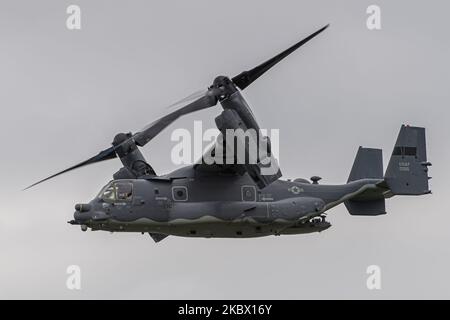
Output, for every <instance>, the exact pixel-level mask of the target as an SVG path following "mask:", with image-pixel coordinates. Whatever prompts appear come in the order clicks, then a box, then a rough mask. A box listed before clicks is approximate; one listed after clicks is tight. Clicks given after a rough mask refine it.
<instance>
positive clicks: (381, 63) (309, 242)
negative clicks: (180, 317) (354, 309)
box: [0, 0, 450, 299]
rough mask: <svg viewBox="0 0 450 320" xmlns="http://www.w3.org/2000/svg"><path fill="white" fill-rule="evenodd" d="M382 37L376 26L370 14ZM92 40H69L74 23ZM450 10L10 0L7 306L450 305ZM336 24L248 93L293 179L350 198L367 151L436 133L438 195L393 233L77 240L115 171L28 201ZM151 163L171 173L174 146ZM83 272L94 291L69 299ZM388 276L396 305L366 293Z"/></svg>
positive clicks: (6, 12)
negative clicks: (83, 218) (218, 82)
mask: <svg viewBox="0 0 450 320" xmlns="http://www.w3.org/2000/svg"><path fill="white" fill-rule="evenodd" d="M373 3H376V4H378V5H379V6H380V7H381V10H382V30H380V31H369V30H368V29H367V28H366V18H367V15H366V8H367V7H368V6H369V5H370V4H373ZM70 4H77V5H79V6H80V7H81V10H82V30H80V31H69V30H68V29H67V28H66V25H65V20H66V17H67V15H66V8H67V6H68V5H70ZM449 10H450V5H449V3H448V1H444V0H442V1H437V0H436V1H428V2H423V1H406V0H403V1H400V0H398V1H382V0H378V1H372V0H371V1H364V0H363V1H361V0H358V1H356V0H354V1H350V0H349V1H339V2H338V1H332V0H329V1H325V0H320V1H317V0H316V1H299V0H295V1H294V0H293V1H273V0H272V1H261V0H251V1H250V0H247V1H242V0H240V1H238V0H227V1H225V2H224V1H211V0H190V1H185V0H183V1H182V0H180V1H174V0H168V1H99V0H96V1H87V0H73V1H66V0H64V1H61V0H58V1H57V0H54V1H17V0H15V1H12V0H3V1H2V2H1V4H0V39H1V41H0V61H1V62H0V88H1V89H0V106H1V111H2V116H1V118H0V119H1V120H0V121H1V125H0V130H1V131H0V133H1V136H2V137H3V139H2V141H3V146H2V148H1V150H2V160H1V164H2V165H1V167H0V177H1V181H2V183H1V184H0V194H1V197H0V199H1V201H0V252H1V259H0V298H64V299H66V298H194V299H197V298H274V299H279V298H288V299H303V298H369V299H371V298H375V299H378V298H447V299H448V298H450V288H449V286H450V275H449V270H450V249H449V243H450V233H449V232H448V228H449V225H450V213H449V212H448V211H449V210H448V207H447V205H446V201H448V196H449V192H450V186H449V184H448V181H450V174H449V170H448V167H446V166H447V165H448V163H449V162H450V151H449V148H448V145H449V141H448V139H449V137H450V129H449V125H448V120H449V116H450V111H449V108H448V102H449V98H450V90H448V84H449V83H450V81H449V80H450V67H449V66H450V63H449V61H448V59H449V56H450V54H449V53H450V52H449V51H450V50H449V49H450V43H449V36H448V12H449ZM326 23H331V28H330V29H328V30H327V31H326V32H325V33H323V34H322V35H320V36H319V37H318V38H317V39H314V40H313V41H312V42H311V43H310V44H308V45H307V46H306V47H304V48H303V49H301V50H300V51H299V52H297V53H295V54H294V55H292V56H291V57H289V58H288V59H287V60H286V61H284V62H283V63H282V64H280V65H279V66H277V67H276V68H275V69H273V70H271V71H270V73H268V74H266V75H265V76H264V77H262V78H261V79H260V80H259V81H257V82H256V83H254V84H253V85H252V86H251V87H250V88H248V89H247V90H246V96H247V97H248V99H249V101H250V102H251V104H252V108H253V111H254V112H255V114H256V117H257V118H258V121H259V123H260V125H261V126H262V127H263V128H269V129H270V128H279V129H280V139H281V141H280V144H281V146H280V164H281V166H282V169H283V173H284V177H285V178H296V177H310V176H312V175H320V176H322V177H323V183H339V182H345V181H346V179H347V176H348V173H349V171H350V168H351V165H352V162H353V158H354V156H355V153H356V150H357V148H358V146H359V145H364V146H368V147H380V148H383V149H384V160H385V164H386V163H387V159H388V155H389V154H390V152H391V150H392V147H393V144H394V141H395V139H396V136H397V133H398V130H399V128H400V125H401V124H402V123H407V124H413V125H418V126H425V127H426V128H427V139H428V154H429V159H430V161H432V162H433V164H434V166H433V167H432V169H431V175H432V176H433V177H434V179H433V180H432V185H431V187H432V190H433V192H434V193H433V195H429V196H423V197H414V198H407V197H404V198H395V199H392V200H389V201H388V203H387V210H388V214H387V215H385V216H381V217H372V218H370V217H351V216H349V215H348V213H347V212H346V209H345V208H344V207H343V206H341V207H338V208H335V209H333V210H332V211H331V212H330V214H329V220H330V221H331V222H332V224H333V227H332V228H331V229H329V230H327V231H326V232H323V233H321V234H311V235H304V236H302V235H299V236H282V237H267V238H261V239H248V240H237V239H228V240H227V239H209V240H207V239H187V238H176V237H169V238H168V239H166V240H164V241H163V242H161V243H160V244H158V245H156V244H154V243H153V241H152V240H151V239H150V237H149V236H148V235H141V234H110V233H107V232H85V233H83V232H81V231H80V229H79V228H78V227H75V226H70V225H68V224H67V223H66V221H67V220H70V219H71V218H72V215H73V205H74V204H75V203H78V202H85V201H88V200H89V199H91V198H93V197H94V195H95V194H96V193H97V192H98V190H99V189H100V188H101V187H102V185H104V184H105V183H106V182H107V181H108V180H109V179H110V178H111V175H112V174H113V173H114V172H115V171H116V170H117V169H118V168H119V166H120V165H119V162H118V161H115V160H114V161H109V162H106V163H103V164H98V165H93V166H91V167H87V168H84V169H82V170H79V171H74V172H71V173H69V174H66V175H64V176H61V177H58V178H56V179H54V180H53V181H51V182H48V183H45V184H42V185H40V186H38V187H36V188H34V189H32V190H29V191H26V192H22V191H20V190H21V189H22V188H23V187H25V186H27V185H29V184H30V183H32V182H34V181H36V180H38V179H40V178H42V177H44V176H46V175H49V174H51V173H54V172H55V171H58V170H61V169H63V168H66V167H67V166H69V165H72V164H74V163H76V162H79V161H81V160H84V159H86V158H88V157H90V156H92V155H94V154H96V153H97V152H98V151H99V150H101V149H102V148H104V147H107V146H108V145H109V143H110V142H111V141H112V138H113V136H114V135H115V133H117V132H121V131H128V130H136V129H139V128H140V127H142V126H144V125H145V124H147V123H148V122H151V121H152V120H154V119H155V117H156V116H157V115H159V114H160V113H161V112H162V111H163V110H164V107H165V106H167V105H169V104H171V103H172V102H174V101H176V100H178V99H180V98H182V97H184V96H186V95H188V94H190V93H191V92H193V91H195V90H198V89H199V88H202V87H206V86H207V85H209V84H210V83H211V81H212V80H213V78H214V77H215V76H216V75H218V74H225V75H230V76H233V75H236V74H237V73H239V72H240V71H242V70H244V69H247V68H251V67H253V66H254V65H256V64H258V63H260V62H262V61H263V60H264V59H267V58H268V57H270V56H271V55H273V54H274V53H278V52H279V51H280V50H282V49H284V48H286V47H287V46H289V45H291V44H293V43H294V42H295V41H297V40H298V39H300V38H302V37H304V36H306V35H308V34H309V33H311V32H313V31H315V30H316V29H318V28H319V27H321V26H323V25H324V24H326ZM219 112H220V107H215V108H213V109H212V110H208V111H204V112H201V113H197V114H194V115H189V116H187V117H185V118H183V119H181V120H180V121H178V122H176V123H175V124H174V125H172V126H171V127H170V128H169V129H168V130H166V131H164V132H163V133H162V134H161V135H160V136H158V137H157V138H156V139H154V140H153V141H152V142H151V143H149V144H148V145H147V146H146V148H145V149H144V153H145V155H146V157H147V159H148V161H149V162H150V163H151V164H152V166H153V167H154V168H155V169H156V170H157V172H158V173H166V172H169V171H170V170H172V169H173V168H174V166H173V165H171V164H170V150H171V148H172V147H173V143H172V142H170V132H171V131H172V130H173V129H175V128H187V129H192V128H193V121H194V120H203V121H204V126H205V127H213V126H214V120H213V118H214V116H215V115H217V114H218V113H219ZM72 264H76V265H79V266H80V267H81V272H82V289H81V290H80V291H70V290H68V289H67V288H66V285H65V282H66V277H67V274H66V268H67V266H68V265H72ZM371 264H376V265H379V266H380V267H381V272H382V290H380V291H369V290H368V289H367V288H366V277H367V275H366V268H367V266H368V265H371Z"/></svg>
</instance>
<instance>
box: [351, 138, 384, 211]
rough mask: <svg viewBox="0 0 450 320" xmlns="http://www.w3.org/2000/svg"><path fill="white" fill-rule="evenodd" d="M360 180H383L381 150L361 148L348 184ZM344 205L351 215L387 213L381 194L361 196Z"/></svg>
mask: <svg viewBox="0 0 450 320" xmlns="http://www.w3.org/2000/svg"><path fill="white" fill-rule="evenodd" d="M360 179H383V154H382V151H381V150H380V149H372V148H363V147H359V149H358V153H357V154H356V158H355V161H354V162H353V167H352V170H351V172H350V176H349V177H348V181H347V182H352V181H356V180H360ZM344 204H345V207H346V208H347V210H348V212H349V213H350V214H351V215H357V216H377V215H380V214H385V213H386V206H385V202H384V196H383V195H382V194H381V193H366V194H361V195H359V196H358V197H356V198H353V199H351V200H347V201H345V202H344Z"/></svg>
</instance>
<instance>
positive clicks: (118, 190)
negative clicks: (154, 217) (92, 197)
mask: <svg viewBox="0 0 450 320" xmlns="http://www.w3.org/2000/svg"><path fill="white" fill-rule="evenodd" d="M99 196H100V198H101V199H102V200H104V201H107V202H123V201H131V200H132V197H133V184H132V183H131V182H113V183H111V184H109V185H107V186H106V187H105V188H104V189H103V191H102V192H101V193H100V195H99Z"/></svg>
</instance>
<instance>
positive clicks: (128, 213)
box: [27, 25, 431, 242]
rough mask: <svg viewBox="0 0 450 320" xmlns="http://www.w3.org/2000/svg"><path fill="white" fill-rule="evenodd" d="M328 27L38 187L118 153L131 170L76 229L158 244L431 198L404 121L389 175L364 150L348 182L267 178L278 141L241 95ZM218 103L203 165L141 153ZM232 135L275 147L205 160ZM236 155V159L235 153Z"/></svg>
mask: <svg viewBox="0 0 450 320" xmlns="http://www.w3.org/2000/svg"><path fill="white" fill-rule="evenodd" d="M327 27H328V25H327V26H325V27H323V28H321V29H319V30H318V31H316V32H314V33H313V34H311V35H310V36H308V37H307V38H305V39H303V40H301V41H300V42H298V43H296V44H295V45H293V46H292V47H290V48H289V49H287V50H285V51H283V52H282V53H280V54H278V55H276V56H275V57H273V58H271V59H269V60H268V61H266V62H264V63H262V64H261V65H259V66H257V67H255V68H253V69H251V70H249V71H244V72H242V73H241V74H239V75H237V76H235V77H233V78H231V79H230V78H228V77H224V76H219V77H217V78H216V79H215V80H214V82H213V84H212V85H211V86H210V87H209V88H208V89H207V90H206V91H205V92H203V93H201V94H198V93H197V94H194V95H191V96H190V97H188V98H186V99H184V100H182V101H181V102H180V104H182V105H183V107H181V108H177V109H176V110H175V111H173V112H171V113H169V114H168V115H166V116H164V117H162V118H160V119H158V120H156V121H154V122H152V123H151V124H150V125H148V126H147V127H145V128H144V129H142V130H141V131H139V132H136V133H134V134H131V133H119V134H118V135H116V136H115V138H114V140H113V142H112V146H111V147H109V148H107V149H105V150H103V151H101V152H100V153H99V154H98V155H96V156H94V157H92V158H90V159H88V160H86V161H83V162H81V163H79V164H77V165H75V166H72V167H70V168H68V169H66V170H64V171H62V172H59V173H57V174H54V175H52V176H50V177H48V178H46V179H43V180H41V181H39V182H37V183H35V184H33V185H31V186H30V187H32V186H34V185H36V184H38V183H41V182H43V181H45V180H48V179H50V178H53V177H55V176H57V175H60V174H62V173H65V172H67V171H70V170H73V169H76V168H79V167H82V166H85V165H88V164H92V163H96V162H100V161H104V160H108V159H113V158H116V157H117V158H119V159H120V160H121V162H122V164H123V167H122V168H121V169H120V170H119V171H118V172H116V173H115V174H114V175H113V180H112V181H110V182H109V183H108V184H107V185H106V186H105V187H103V189H102V190H101V191H100V193H99V194H98V195H97V196H96V197H95V198H94V199H93V200H92V201H90V202H89V203H87V204H77V205H76V206H75V210H76V211H75V213H74V219H73V220H71V221H69V223H70V224H73V225H80V226H81V230H83V231H86V230H87V229H88V228H91V229H92V230H106V231H111V232H115V231H117V232H141V233H149V234H150V236H151V237H152V238H153V240H154V241H155V242H159V241H161V240H163V239H164V238H166V237H167V236H168V235H175V236H183V237H206V238H211V237H226V238H248V237H262V236H268V235H282V234H283V235H286V234H304V233H312V232H321V231H323V230H326V229H328V228H329V227H330V226H331V225H330V223H329V222H327V221H326V220H325V212H326V211H327V210H329V209H331V208H333V207H335V206H337V205H339V204H341V203H344V205H345V206H346V208H347V210H348V211H349V213H350V214H351V215H360V216H376V215H381V214H385V213H386V210H385V199H386V198H390V197H392V196H395V195H422V194H428V193H431V191H430V190H429V188H428V180H429V179H430V178H429V177H428V167H429V166H430V165H431V163H429V162H427V156H426V147H425V129H424V128H419V127H412V126H405V125H403V126H402V127H401V129H400V133H399V135H398V138H397V142H396V144H395V147H394V151H393V153H392V156H391V158H390V161H389V164H388V167H387V170H386V172H385V174H383V164H382V151H381V150H380V149H372V148H363V147H360V148H359V150H358V152H357V154H356V158H355V161H354V164H353V167H352V169H351V172H350V176H349V178H348V181H347V183H345V184H341V185H322V184H319V180H320V179H321V178H320V177H317V176H314V177H312V178H311V181H312V183H311V182H309V181H308V180H306V179H295V180H293V181H291V180H287V181H285V180H281V179H280V177H281V171H280V170H279V168H277V167H276V168H277V170H275V171H274V172H272V173H267V172H264V169H265V168H267V166H268V165H271V164H277V161H276V159H275V158H274V156H273V155H272V154H271V152H270V140H269V139H268V138H267V137H264V136H262V134H261V133H260V128H259V126H258V124H257V122H256V120H255V118H254V116H253V113H252V111H251V110H250V107H249V105H248V104H247V102H246V101H245V99H244V97H243V96H242V95H241V92H240V90H244V89H245V88H246V87H247V86H249V85H250V84H251V83H252V82H254V81H255V80H256V79H258V78H259V77H260V76H261V75H263V74H264V73H265V72H266V71H267V70H269V69H270V68H271V67H273V66H274V65H275V64H277V63H278V62H279V61H281V60H282V59H283V58H285V57H286V56H288V55H289V54H290V53H292V52H293V51H295V50H296V49H298V48H299V47H301V46H302V45H304V44H305V43H306V42H308V41H310V40H311V39H312V38H314V37H315V36H317V35H318V34H319V33H321V32H322V31H324V30H325V29H326V28H327ZM217 103H220V104H221V106H222V107H223V109H224V110H223V112H222V113H221V114H220V115H219V116H218V117H217V118H216V119H215V120H216V124H217V127H218V129H219V130H220V132H221V134H220V135H219V136H222V140H223V141H221V142H220V143H218V144H216V145H215V146H214V147H213V148H212V149H211V150H209V151H208V152H209V153H208V155H205V156H204V157H203V158H202V159H200V160H199V161H198V162H197V163H195V164H194V165H190V166H186V167H183V168H181V169H178V170H176V171H174V172H171V173H169V174H166V175H157V174H156V173H155V171H154V170H153V168H152V167H151V166H150V165H149V164H148V163H147V161H146V160H145V159H144V156H143V155H142V153H141V152H140V151H139V149H138V147H143V146H144V145H145V144H146V143H148V142H149V141H150V140H151V139H153V138H154V137H155V136H156V135H157V134H158V133H159V132H161V131H162V130H163V129H164V128H166V127H167V126H168V125H170V124H171V123H172V122H174V121H175V120H176V119H178V118H179V117H180V116H182V115H185V114H188V113H191V112H194V111H198V110H201V109H205V108H209V107H212V106H215V105H216V104H217ZM229 129H233V130H237V129H242V130H243V131H245V130H248V129H254V130H255V131H256V132H257V133H258V134H257V136H256V137H255V136H253V137H252V136H248V137H247V138H248V139H253V140H255V139H256V140H257V141H258V142H260V141H264V142H266V146H267V151H268V152H267V154H266V155H265V156H264V155H262V156H261V157H260V156H259V153H258V156H256V160H255V161H253V162H251V161H249V159H250V158H251V157H250V156H251V155H250V150H249V140H239V139H236V140H235V139H233V143H237V144H240V146H243V147H244V150H245V153H244V155H245V159H244V161H241V162H239V161H236V162H232V163H229V162H225V163H224V162H220V161H218V162H214V163H209V162H208V163H206V161H205V159H207V157H211V156H215V155H216V153H217V151H218V150H217V148H218V147H220V146H221V145H223V144H224V141H225V143H228V142H230V141H227V139H223V137H225V132H226V130H229ZM258 146H259V144H258ZM222 151H225V152H222V155H220V157H226V156H228V154H227V153H231V151H230V149H229V148H228V144H227V146H226V147H225V149H224V150H222ZM232 158H233V159H234V160H236V156H235V155H234V154H233V153H232ZM238 160H239V159H238ZM241 160H242V159H241ZM30 187H28V188H30ZM28 188H27V189H28Z"/></svg>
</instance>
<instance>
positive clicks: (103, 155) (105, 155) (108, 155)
mask: <svg viewBox="0 0 450 320" xmlns="http://www.w3.org/2000/svg"><path fill="white" fill-rule="evenodd" d="M115 157H116V152H115V150H114V147H110V148H108V149H106V150H103V151H102V152H100V153H99V154H98V155H96V156H94V157H92V158H89V159H88V160H86V161H83V162H80V163H78V164H76V165H74V166H72V167H70V168H68V169H65V170H63V171H61V172H58V173H56V174H54V175H51V176H50V177H48V178H45V179H42V180H40V181H38V182H36V183H33V184H32V185H30V186H28V187H26V188H25V189H23V190H27V189H30V188H31V187H34V186H35V185H37V184H39V183H41V182H44V181H47V180H49V179H51V178H54V177H56V176H59V175H60V174H63V173H66V172H68V171H71V170H74V169H77V168H80V167H83V166H86V165H88V164H92V163H96V162H100V161H104V160H109V159H114V158H115Z"/></svg>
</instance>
